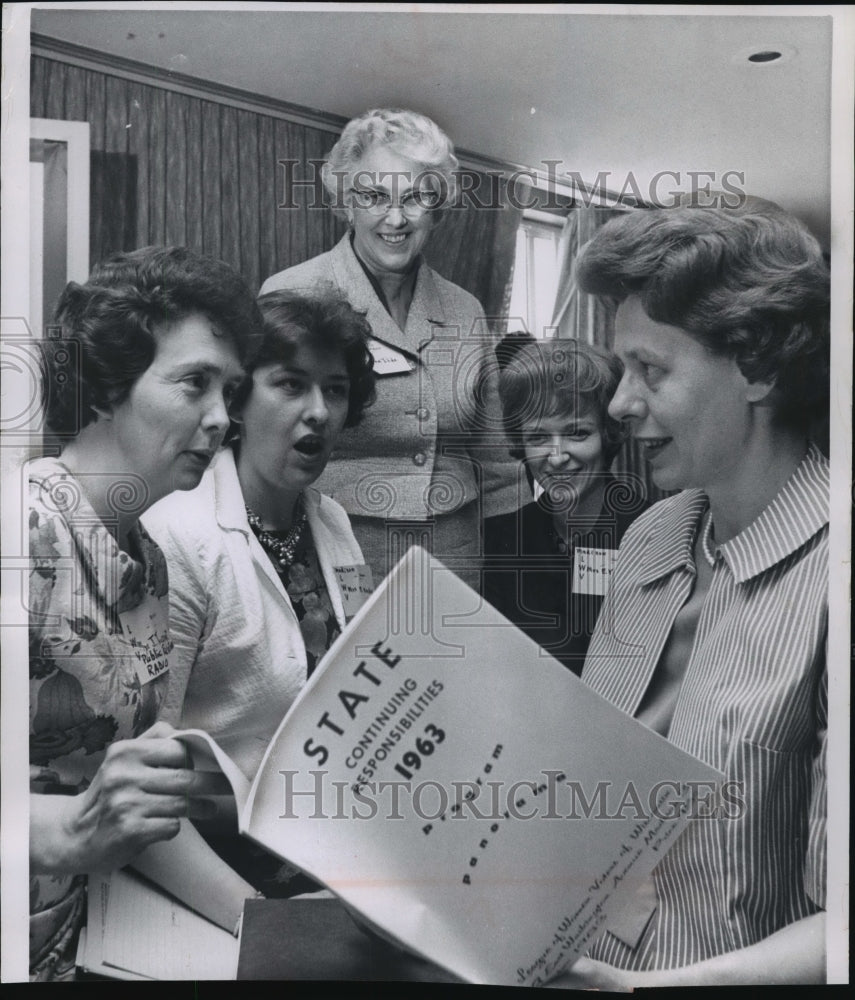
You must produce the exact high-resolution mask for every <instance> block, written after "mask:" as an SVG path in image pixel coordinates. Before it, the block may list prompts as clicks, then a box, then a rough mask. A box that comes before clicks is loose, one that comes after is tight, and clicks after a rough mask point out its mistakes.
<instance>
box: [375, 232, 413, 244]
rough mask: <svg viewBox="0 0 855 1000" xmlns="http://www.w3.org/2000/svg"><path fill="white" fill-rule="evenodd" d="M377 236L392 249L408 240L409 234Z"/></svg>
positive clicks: (382, 234)
mask: <svg viewBox="0 0 855 1000" xmlns="http://www.w3.org/2000/svg"><path fill="white" fill-rule="evenodd" d="M377 235H378V236H379V237H380V239H381V240H383V242H384V243H385V244H386V245H387V246H390V247H397V246H400V245H401V244H402V243H403V242H404V241H405V240H406V238H407V233H378V234H377Z"/></svg>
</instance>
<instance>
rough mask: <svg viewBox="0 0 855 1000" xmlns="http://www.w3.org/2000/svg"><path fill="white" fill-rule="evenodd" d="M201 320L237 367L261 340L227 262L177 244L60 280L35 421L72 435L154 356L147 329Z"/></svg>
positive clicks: (121, 393) (245, 291) (251, 300)
mask: <svg viewBox="0 0 855 1000" xmlns="http://www.w3.org/2000/svg"><path fill="white" fill-rule="evenodd" d="M196 314H201V315H202V316H205V317H206V318H207V319H208V320H209V321H210V322H211V325H212V327H213V328H214V330H215V331H216V332H217V333H218V334H219V335H221V336H224V337H227V338H228V339H229V340H230V341H231V342H232V343H233V344H234V347H235V350H236V353H237V355H238V358H239V359H240V361H241V363H243V361H244V360H245V359H246V358H247V357H248V356H249V355H250V354H251V352H252V351H253V349H254V346H255V344H256V343H257V342H258V341H260V339H261V314H260V313H259V310H258V306H257V305H256V302H255V297H254V295H253V294H252V292H251V290H250V288H249V285H247V283H246V282H245V281H244V279H243V278H242V277H241V276H240V274H238V272H237V271H236V270H235V269H234V268H232V267H231V266H230V265H228V264H226V263H225V262H223V261H221V260H217V259H216V258H214V257H208V256H205V255H204V254H199V253H196V252H195V251H193V250H190V249H188V248H187V247H145V248H143V249H141V250H134V251H131V252H128V253H120V254H116V255H114V256H112V257H110V258H108V259H107V260H105V261H102V262H101V263H100V264H97V265H96V266H95V267H94V268H93V270H92V273H91V274H90V276H89V278H88V279H87V281H86V282H85V283H84V284H78V283H77V282H73V281H72V282H69V284H68V285H66V287H65V289H64V291H63V292H62V294H61V296H60V298H59V302H58V303H57V307H56V310H55V313H54V327H53V329H52V330H50V331H49V336H48V338H47V339H45V340H43V341H40V348H41V361H42V378H43V381H42V392H43V404H44V409H45V422H46V424H47V427H48V429H49V430H50V431H52V432H54V433H55V434H57V435H59V436H60V437H73V436H75V435H76V434H77V433H79V431H80V430H81V429H82V428H83V427H85V426H86V425H87V424H89V423H92V422H93V421H95V420H96V419H97V416H98V410H108V409H110V408H111V407H113V406H117V405H119V404H120V403H122V402H123V401H124V400H125V399H127V397H128V395H129V393H130V391H131V389H132V387H133V386H134V384H135V383H136V381H137V379H139V377H140V376H141V375H142V374H143V372H144V371H145V370H146V369H147V368H148V367H149V365H150V364H151V363H152V361H153V360H154V357H155V354H156V353H157V331H158V329H159V328H165V327H170V326H172V325H174V324H176V323H178V322H180V321H181V320H183V319H186V318H187V317H188V316H191V315H196Z"/></svg>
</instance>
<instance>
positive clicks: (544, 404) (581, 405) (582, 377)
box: [496, 333, 627, 464]
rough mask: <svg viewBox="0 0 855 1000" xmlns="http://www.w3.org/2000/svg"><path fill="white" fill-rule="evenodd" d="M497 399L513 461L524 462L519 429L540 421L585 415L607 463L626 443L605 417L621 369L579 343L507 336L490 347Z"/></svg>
mask: <svg viewBox="0 0 855 1000" xmlns="http://www.w3.org/2000/svg"><path fill="white" fill-rule="evenodd" d="M496 357H497V359H498V362H499V399H500V401H501V404H502V420H503V423H504V427H505V434H506V435H507V438H508V441H509V442H510V443H511V448H510V453H511V455H512V456H513V457H514V458H524V457H525V449H524V446H523V430H522V429H523V425H524V424H525V423H526V422H527V421H529V420H536V419H539V418H540V417H544V416H567V417H572V416H574V415H577V414H581V413H590V414H592V415H593V417H594V418H595V419H596V421H597V424H598V425H599V428H600V433H601V434H602V438H603V456H604V458H605V460H606V464H608V463H610V462H611V461H612V459H613V458H614V457H615V455H616V454H617V453H618V451H619V450H620V447H621V445H622V444H623V442H624V441H625V440H626V437H627V428H626V427H625V426H624V425H623V424H622V423H621V422H620V421H619V420H615V419H614V418H613V417H610V416H609V413H608V406H609V403H610V402H611V399H612V396H614V394H615V392H616V391H617V387H618V384H619V383H620V380H621V376H622V375H623V365H622V364H621V362H620V360H619V359H618V358H616V357H614V356H613V355H610V354H607V353H606V352H605V351H601V350H599V349H598V348H596V347H591V346H590V345H589V344H585V343H583V342H581V341H579V340H571V339H567V340H535V338H534V337H532V336H531V335H530V334H527V333H510V334H508V335H507V336H506V337H504V338H503V339H502V340H501V341H500V343H499V344H498V345H497V347H496Z"/></svg>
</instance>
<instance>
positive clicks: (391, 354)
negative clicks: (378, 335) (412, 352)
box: [368, 338, 416, 375]
mask: <svg viewBox="0 0 855 1000" xmlns="http://www.w3.org/2000/svg"><path fill="white" fill-rule="evenodd" d="M368 350H369V351H371V357H372V358H374V374H375V375H399V374H401V372H411V371H412V370H413V369H414V368H415V367H416V365H415V362H413V361H411V360H410V359H409V358H408V357H406V355H404V354H402V353H401V352H400V351H396V350H395V348H394V347H390V346H389V345H388V344H382V343H381V342H380V341H379V340H374V338H372V339H371V340H369V341H368Z"/></svg>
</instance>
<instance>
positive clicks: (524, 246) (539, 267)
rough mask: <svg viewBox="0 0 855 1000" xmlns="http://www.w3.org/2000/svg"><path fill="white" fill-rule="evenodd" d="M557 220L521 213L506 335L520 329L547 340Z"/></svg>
mask: <svg viewBox="0 0 855 1000" xmlns="http://www.w3.org/2000/svg"><path fill="white" fill-rule="evenodd" d="M563 221H564V220H563V219H562V218H561V217H560V216H550V215H548V214H547V213H545V212H534V211H529V212H524V213H523V218H522V222H521V224H520V227H519V230H518V231H517V246H516V257H515V260H514V278H513V286H512V288H511V301H510V307H509V320H508V332H512V331H513V330H516V329H519V328H520V326H523V327H524V328H525V329H526V330H528V332H529V333H531V334H532V335H533V336H535V337H548V336H549V335H550V327H551V325H552V310H553V308H554V306H555V294H556V292H557V291H558V279H559V277H560V273H561V260H560V256H559V242H560V239H561V232H562V228H563Z"/></svg>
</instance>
